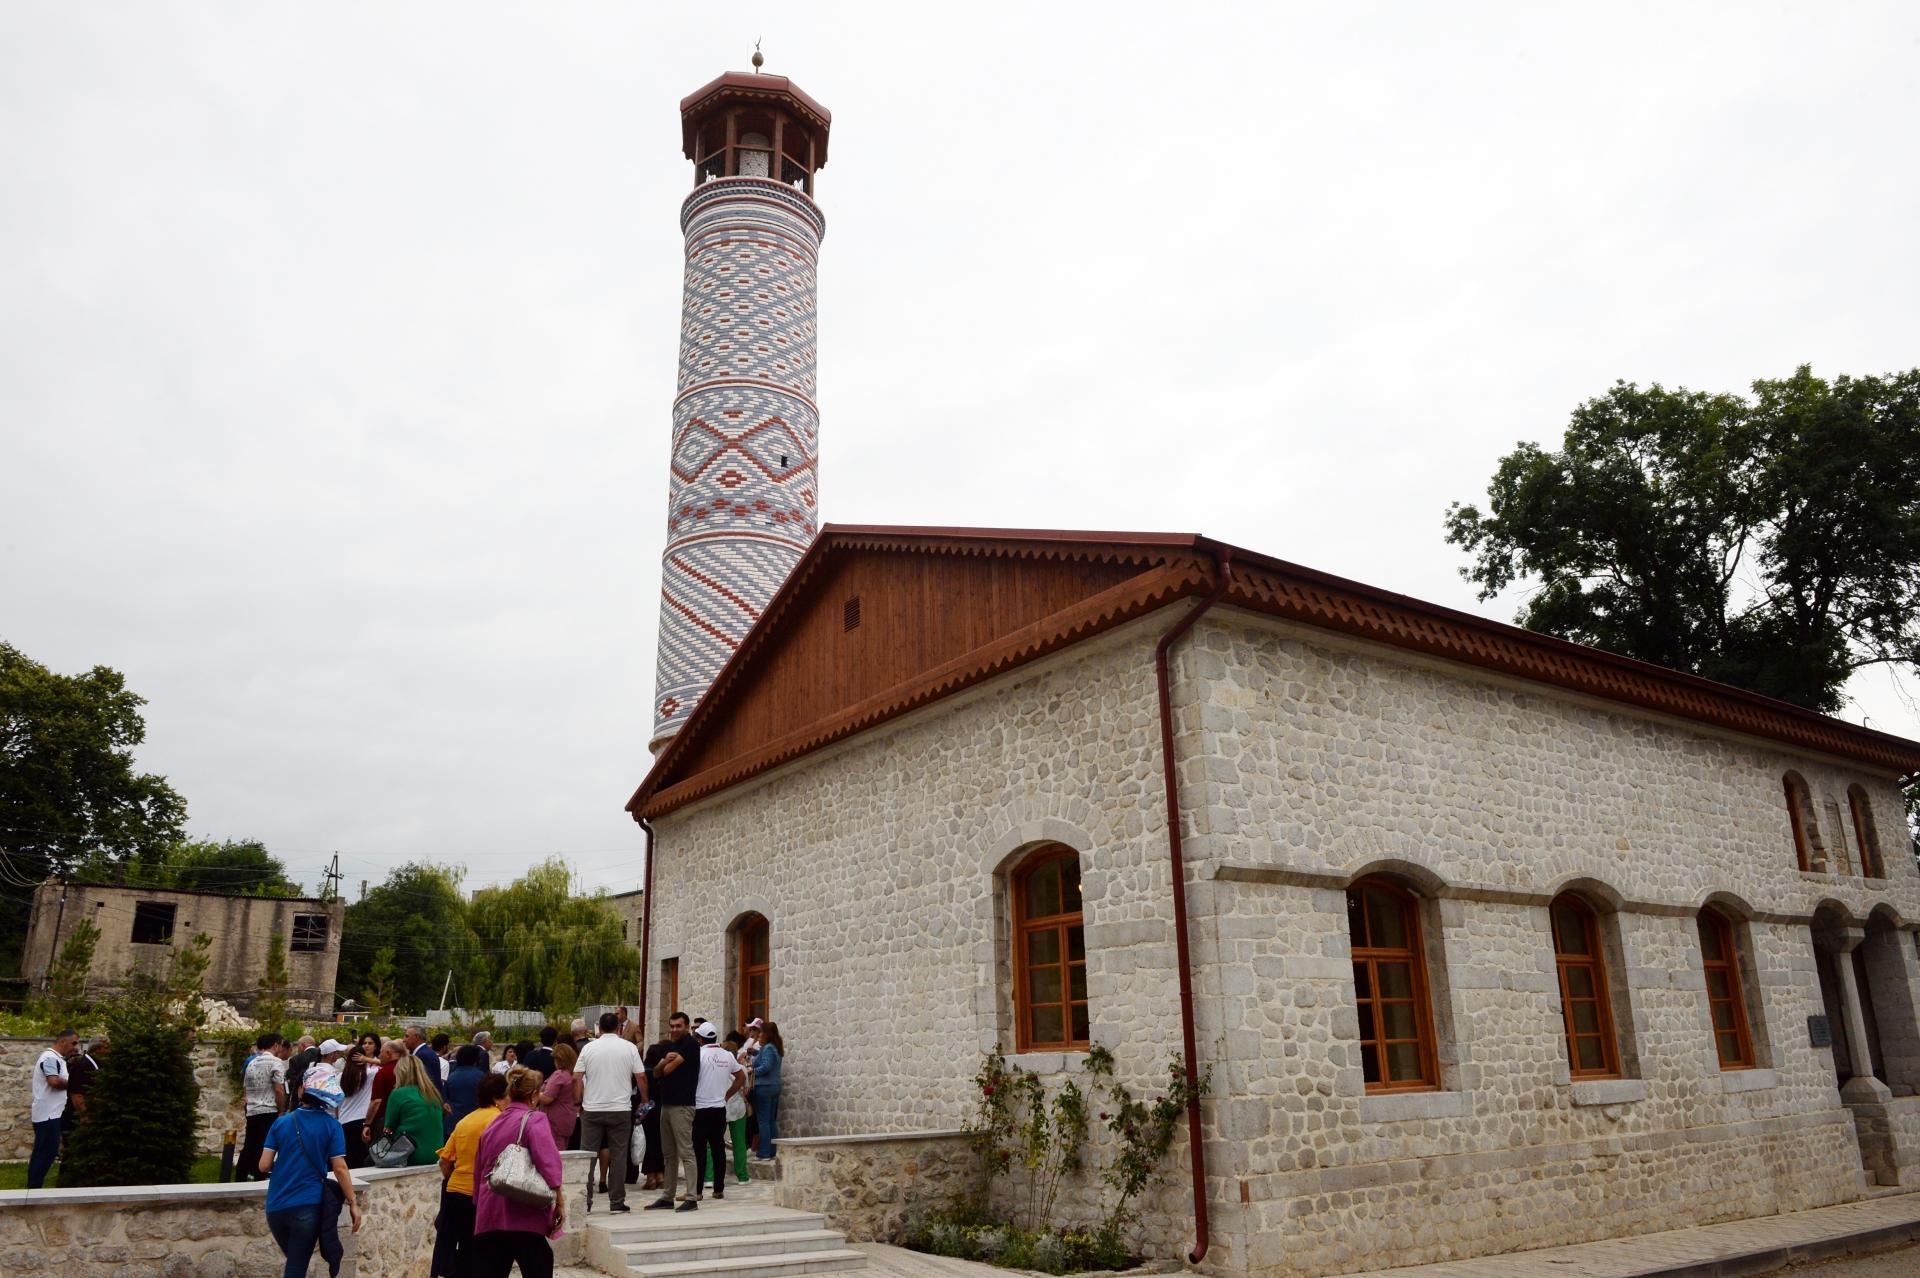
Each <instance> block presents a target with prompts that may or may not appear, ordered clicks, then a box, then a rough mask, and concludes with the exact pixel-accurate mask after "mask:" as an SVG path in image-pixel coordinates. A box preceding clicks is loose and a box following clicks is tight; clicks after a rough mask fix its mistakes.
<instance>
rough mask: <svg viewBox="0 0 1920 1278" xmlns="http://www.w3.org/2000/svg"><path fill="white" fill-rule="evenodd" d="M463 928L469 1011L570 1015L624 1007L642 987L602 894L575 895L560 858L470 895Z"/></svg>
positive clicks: (633, 954) (633, 953)
mask: <svg viewBox="0 0 1920 1278" xmlns="http://www.w3.org/2000/svg"><path fill="white" fill-rule="evenodd" d="M467 923H468V925H469V926H470V927H471V928H472V929H473V934H474V936H475V938H476V941H477V945H476V950H475V955H474V961H473V962H472V963H471V964H469V968H468V982H467V990H466V993H465V996H464V1002H465V1003H466V1004H467V1006H469V1007H474V1006H487V1007H514V1008H531V1009H536V1010H547V1011H560V1010H567V1011H569V1012H570V1011H571V1010H572V1009H575V1008H578V1007H581V1006H583V1005H585V1004H588V1003H610V1002H620V1001H623V1000H625V999H629V998H631V997H632V991H633V990H634V989H635V988H636V987H637V986H638V985H639V981H640V955H639V952H638V951H637V950H635V949H634V947H633V946H632V945H631V944H629V943H628V942H627V939H626V936H625V925H624V923H623V921H622V919H621V917H620V913H619V911H618V910H616V909H615V908H614V906H613V903H612V902H611V901H609V900H608V899H607V897H606V896H605V895H604V894H593V895H584V894H579V893H576V892H575V891H574V887H573V876H572V873H571V872H570V871H569V870H568V869H567V865H566V862H565V861H562V860H560V859H559V858H557V857H556V858H554V859H551V860H548V861H545V862H543V863H541V864H539V865H536V866H534V867H533V868H532V869H531V870H528V871H527V873H526V874H525V875H523V876H521V877H520V878H519V879H517V880H515V881H514V882H513V883H511V884H508V885H507V886H506V887H497V888H483V889H481V890H480V891H478V892H476V893H474V896H473V901H472V903H471V905H469V907H468V910H467Z"/></svg>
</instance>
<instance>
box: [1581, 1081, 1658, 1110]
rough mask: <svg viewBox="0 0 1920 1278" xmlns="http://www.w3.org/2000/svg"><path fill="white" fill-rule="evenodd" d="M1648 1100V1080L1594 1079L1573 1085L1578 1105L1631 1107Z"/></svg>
mask: <svg viewBox="0 0 1920 1278" xmlns="http://www.w3.org/2000/svg"><path fill="white" fill-rule="evenodd" d="M1646 1098H1647V1084H1646V1080H1645V1079H1640V1078H1594V1079H1588V1080H1587V1081H1585V1082H1579V1083H1574V1084H1573V1103H1574V1104H1576V1105H1631V1104H1633V1103H1634V1102H1635V1101H1643V1100H1645V1099H1646Z"/></svg>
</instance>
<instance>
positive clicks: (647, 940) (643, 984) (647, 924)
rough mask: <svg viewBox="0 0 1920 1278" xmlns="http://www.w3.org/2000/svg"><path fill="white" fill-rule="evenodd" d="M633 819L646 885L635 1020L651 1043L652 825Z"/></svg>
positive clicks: (641, 922) (641, 911)
mask: <svg viewBox="0 0 1920 1278" xmlns="http://www.w3.org/2000/svg"><path fill="white" fill-rule="evenodd" d="M633 819H634V820H635V821H638V822H639V823H640V828H641V829H642V830H644V831H645V832H646V835H647V885H646V888H645V890H644V891H643V892H642V893H641V894H640V1008H639V1012H638V1014H637V1015H636V1017H635V1019H636V1020H637V1021H638V1022H639V1023H640V1033H641V1034H642V1035H644V1036H645V1037H646V1038H647V1040H648V1041H652V1039H653V1036H654V1034H653V1030H652V1029H650V1028H649V1022H648V1020H647V975H648V974H647V959H648V955H649V953H650V951H651V950H652V948H653V823H652V822H650V821H648V820H647V819H646V818H645V817H643V816H638V815H636V816H635V817H634V818H633Z"/></svg>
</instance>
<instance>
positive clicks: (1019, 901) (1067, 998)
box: [1013, 844, 1088, 1052]
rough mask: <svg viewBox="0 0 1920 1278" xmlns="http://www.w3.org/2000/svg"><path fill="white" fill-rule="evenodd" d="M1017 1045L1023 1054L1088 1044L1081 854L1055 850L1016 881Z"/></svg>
mask: <svg viewBox="0 0 1920 1278" xmlns="http://www.w3.org/2000/svg"><path fill="white" fill-rule="evenodd" d="M1013 955H1014V959H1013V965H1014V971H1013V1002H1014V1021H1015V1025H1016V1027H1017V1028H1016V1032H1015V1035H1014V1038H1015V1042H1016V1043H1017V1045H1018V1047H1019V1049H1020V1050H1021V1051H1023V1052H1034V1051H1064V1050H1070V1049H1080V1048H1084V1047H1086V1046H1087V1045H1088V1038H1087V940H1086V932H1085V928H1084V925H1083V924H1082V922H1081V914H1080V854H1079V853H1077V852H1075V851H1074V850H1073V849H1072V848H1069V847H1063V846H1061V845H1059V844H1053V845H1051V846H1049V847H1045V848H1042V849H1041V850H1040V851H1038V852H1036V853H1034V854H1033V855H1032V856H1031V857H1029V858H1027V860H1026V862H1025V864H1023V865H1022V866H1021V867H1020V869H1019V871H1018V872H1017V873H1016V874H1015V875H1014V879H1013Z"/></svg>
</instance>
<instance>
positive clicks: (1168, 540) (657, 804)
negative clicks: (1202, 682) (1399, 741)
mask: <svg viewBox="0 0 1920 1278" xmlns="http://www.w3.org/2000/svg"><path fill="white" fill-rule="evenodd" d="M1222 568H1225V569H1226V575H1227V581H1226V583H1225V585H1224V586H1223V587H1222V591H1223V593H1222V596H1221V599H1220V602H1221V603H1222V604H1223V605H1225V606H1228V607H1235V608H1241V609H1245V610H1247V611H1249V612H1254V613H1261V614H1265V615H1267V616H1270V617H1276V618H1280V619H1282V620H1286V621H1291V622H1296V623H1299V624H1302V625H1307V626H1312V627H1315V628H1318V629H1323V630H1330V631H1336V632H1340V633H1343V634H1347V635H1350V636H1353V637H1356V638H1360V639H1364V640H1369V641H1372V642H1375V643H1381V644H1385V645H1388V646H1390V647H1396V648H1403V649H1407V650H1410V651H1414V652H1420V653H1424V654H1427V655H1429V656H1434V657H1439V658H1441V659H1443V660H1447V661H1454V662H1459V663H1461V664H1463V665H1467V666H1474V667H1478V668H1480V669H1484V670H1489V671H1495V672H1498V673H1500V674H1504V675H1509V676H1513V677H1517V678H1521V679H1527V680H1531V681H1534V682H1537V683H1540V684H1543V685H1547V686H1551V687H1558V688H1562V689H1566V690H1568V691H1571V692H1575V693H1579V694H1582V695H1585V696H1593V697H1599V698H1602V699H1605V700H1608V701H1614V702H1617V703H1620V704H1624V705H1630V706H1634V707H1638V708H1640V709H1642V710H1651V711H1654V712H1657V713H1661V714H1668V715H1674V716H1677V717H1679V718H1682V719H1690V720H1694V721H1696V722H1700V723H1706V724H1711V725H1713V726H1715V727H1719V728H1723V729H1728V730H1731V731H1734V732H1738V733H1742V734H1744V735H1747V736H1752V737H1758V738H1761V739H1764V740H1771V741H1777V742H1780V743H1782V744H1784V745H1787V746H1789V747H1791V748H1794V749H1798V750H1812V751H1817V752H1820V753H1825V754H1830V755H1836V756H1838V757H1841V758H1846V759H1853V760H1857V761H1859V762H1861V763H1864V764H1867V765H1869V766H1871V767H1873V768H1875V769H1878V770H1880V771H1882V772H1885V773H1888V774H1892V775H1896V776H1903V775H1914V774H1920V743H1916V742H1912V741H1905V740H1902V739H1901V738H1899V737H1894V736H1889V735H1887V734H1886V733H1882V732H1876V731H1874V730H1873V729H1870V728H1865V727H1861V726H1859V725H1856V724H1850V723H1845V722H1843V721H1841V720H1839V719H1832V718H1829V717H1827V716H1826V715H1822V714H1818V713H1816V712H1814V711H1812V710H1807V709H1804V708H1802V707H1800V706H1794V705H1788V704H1786V703H1784V702H1780V701H1775V700H1772V699H1771V698H1768V697H1763V696H1761V695H1759V694H1758V693H1752V692H1746V691H1744V690H1742V689H1739V688H1730V687H1727V686H1726V685H1724V684H1717V683H1711V682H1709V681H1708V680H1705V679H1701V678H1698V677H1696V676H1693V675H1688V674H1681V673H1679V672H1677V671H1673V670H1666V669H1663V668H1661V667H1659V666H1653V665H1648V664H1647V663H1645V662H1642V661H1635V660H1633V659H1632V658H1630V657H1622V656H1618V655H1616V654H1614V653H1610V652H1602V651H1600V650H1598V649H1595V648H1585V647H1582V646H1580V645H1578V644H1573V643H1568V642H1566V641H1565V640H1562V639H1555V638H1553V637H1552V636H1550V635H1543V634H1536V633H1534V632H1532V631H1526V630H1520V629H1518V628H1516V627H1513V626H1509V625H1504V624H1502V623H1500V622H1497V621H1491V620H1489V619H1487V618H1484V617H1476V616H1473V615H1471V614H1468V613H1463V612H1457V611H1454V610H1453V609H1450V608H1442V607H1440V606H1438V605H1436V604H1429V603H1423V602H1421V601H1420V600H1417V599H1409V598H1407V597H1405V596H1403V595H1396V594H1392V593H1389V592H1387V591H1383V590H1380V589H1378V588H1377V587H1373V586H1368V585H1364V584H1362V583H1360V582H1356V581H1349V580H1346V579H1345V578H1341V577H1335V576H1333V575H1332V574H1330V573H1323V572H1318V571H1316V570H1314V569H1311V568H1305V567H1302V566H1300V565H1298V564H1291V563H1287V562H1286V561H1284V560H1279V559H1273V558H1270V557H1268V556H1265V555H1261V554H1257V553H1255V552H1252V551H1248V550H1242V549H1240V548H1238V547H1235V546H1228V545H1225V544H1223V543H1220V542H1216V541H1211V540H1209V539H1207V538H1204V537H1195V536H1189V535H1169V534H1153V533H1081V532H1048V531H1031V530H1023V529H964V528H956V529H929V528H848V527H843V526H836V525H833V524H829V525H827V526H826V527H825V528H824V529H822V530H821V533H820V536H819V538H818V539H817V540H816V541H815V542H814V544H813V547H812V549H810V550H808V552H807V554H806V556H805V557H804V558H803V559H802V560H801V561H800V563H799V565H798V566H797V567H796V568H795V569H794V571H793V575H792V576H790V577H789V578H788V579H787V582H786V584H785V585H784V586H782V587H781V588H780V592H779V593H778V594H776V595H775V596H774V598H773V601H772V603H770V604H769V605H768V607H767V610H766V612H765V613H764V614H763V615H762V616H761V618H760V620H759V622H758V623H756V624H755V626H754V628H753V629H752V630H751V631H750V632H749V633H748V635H747V637H746V639H745V641H743V642H742V644H741V646H740V648H739V650H738V651H737V652H736V653H735V654H734V657H733V660H732V661H730V662H728V663H727V666H726V668H725V669H723V670H722V671H721V672H720V674H719V676H718V678H716V679H715V681H714V684H713V687H712V688H711V689H710V690H709V691H708V693H707V695H706V696H705V697H703V698H701V701H700V704H699V706H697V707H696V708H695V709H694V712H693V714H692V716H691V717H689V718H688V720H687V723H686V726H685V727H683V728H682V729H681V730H680V733H679V735H678V736H676V737H674V739H673V740H672V741H670V742H669V743H668V744H667V746H666V748H665V749H664V750H662V751H661V753H660V757H659V758H658V759H656V760H655V761H654V767H653V770H652V771H651V772H649V773H648V774H647V778H646V780H645V781H643V782H641V785H640V788H639V790H638V791H636V792H635V794H634V796H633V798H632V800H630V801H629V803H628V804H627V807H628V810H629V811H631V812H632V813H633V814H634V815H635V816H637V817H652V816H659V815H661V814H663V813H666V812H670V811H672V810H673V809H675V808H677V807H681V806H682V805H684V804H687V803H691V802H693V801H695V800H697V799H700V798H704V797H705V796H707V795H709V794H713V793H715V792H716V791H719V790H721V789H724V788H725V787H727V786H729V785H732V784H734V783H735V782H738V781H742V780H745V779H746V778H748V777H751V776H753V775H755V774H756V773H759V772H764V771H766V770H767V769H768V768H773V767H777V766H779V765H780V764H782V763H786V762H788V761H789V760H792V759H795V758H798V757H799V756H801V755H803V754H805V753H807V752H808V751H810V750H814V749H818V748H819V747H821V746H823V745H827V744H829V743H830V742H833V741H836V740H839V739H841V738H843V737H847V736H850V735H852V734H853V733H856V732H862V731H865V730H866V729H868V728H871V727H874V726H876V725H878V724H881V723H884V722H886V721H887V720H888V719H891V718H893V717H895V716H897V715H901V714H905V713H907V712H909V711H911V710H915V709H918V708H919V707H921V706H924V705H927V704H929V703H930V702H933V701H936V700H938V699H939V698H941V697H945V696H949V695H951V694H952V693H955V692H958V691H960V690H962V689H963V688H966V687H968V686H970V685H972V684H974V683H978V682H980V681H981V680H983V679H989V678H992V677H993V676H995V675H998V674H1001V673H1003V672H1005V671H1007V670H1011V669H1013V668H1014V667H1015V666H1018V665H1020V664H1021V663H1023V662H1026V661H1031V660H1033V659H1035V658H1036V657H1041V656H1045V655H1046V654H1047V653H1050V652H1054V651H1057V650H1058V649H1060V648H1062V647H1065V646H1067V645H1068V644H1072V643H1078V642H1079V641H1081V640H1082V639H1086V638H1089V637H1090V636H1092V635H1096V634H1098V633H1100V632H1101V631H1102V630H1106V629H1109V628H1111V627H1113V626H1117V625H1120V624H1121V623H1123V622H1126V621H1130V620H1132V619H1133V618H1135V617H1138V616H1142V615H1143V614H1145V613H1147V612H1150V611H1152V610H1153V609H1155V608H1159V607H1163V606H1164V605H1166V604H1168V603H1171V602H1173V601H1174V600H1176V599H1179V598H1181V597H1182V596H1194V595H1200V594H1203V593H1205V592H1207V591H1208V590H1210V589H1211V588H1212V587H1213V586H1214V584H1215V582H1216V579H1217V575H1218V573H1219V572H1220V571H1221V569H1222Z"/></svg>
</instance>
